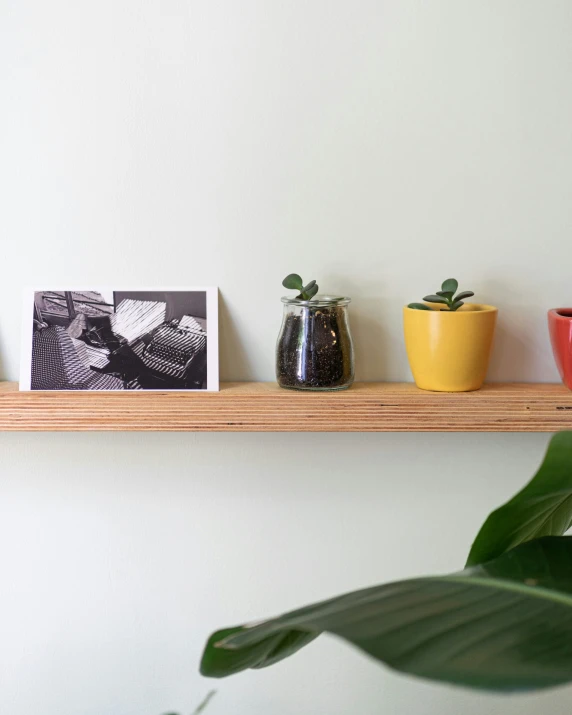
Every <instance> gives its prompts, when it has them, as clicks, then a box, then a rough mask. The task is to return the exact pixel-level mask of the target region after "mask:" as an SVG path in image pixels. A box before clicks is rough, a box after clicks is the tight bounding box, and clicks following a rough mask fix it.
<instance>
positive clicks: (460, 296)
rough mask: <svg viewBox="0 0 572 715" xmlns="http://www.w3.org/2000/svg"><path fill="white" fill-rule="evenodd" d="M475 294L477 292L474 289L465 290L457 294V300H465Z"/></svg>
mask: <svg viewBox="0 0 572 715" xmlns="http://www.w3.org/2000/svg"><path fill="white" fill-rule="evenodd" d="M474 295H475V294H474V293H473V291H472V290H464V291H463V292H462V293H459V294H458V295H456V296H455V301H458V300H465V298H472V297H473V296H474Z"/></svg>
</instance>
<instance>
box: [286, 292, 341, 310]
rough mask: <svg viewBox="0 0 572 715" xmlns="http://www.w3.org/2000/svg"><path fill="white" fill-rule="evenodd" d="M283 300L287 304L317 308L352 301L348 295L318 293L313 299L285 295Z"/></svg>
mask: <svg viewBox="0 0 572 715" xmlns="http://www.w3.org/2000/svg"><path fill="white" fill-rule="evenodd" d="M281 300H282V302H283V303H284V304H285V305H304V306H308V307H310V308H315V307H317V306H336V305H338V306H339V305H342V306H343V305H348V304H349V303H350V302H351V298H348V297H347V296H338V295H316V296H314V298H312V299H311V300H301V299H300V298H290V297H289V296H287V295H285V296H283V297H282V299H281Z"/></svg>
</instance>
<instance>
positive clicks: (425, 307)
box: [407, 303, 432, 310]
mask: <svg viewBox="0 0 572 715" xmlns="http://www.w3.org/2000/svg"><path fill="white" fill-rule="evenodd" d="M407 307H408V308H413V309H414V310H432V308H430V307H429V306H428V305H425V303H409V305H408V306H407Z"/></svg>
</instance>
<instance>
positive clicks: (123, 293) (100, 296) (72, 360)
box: [20, 288, 219, 390]
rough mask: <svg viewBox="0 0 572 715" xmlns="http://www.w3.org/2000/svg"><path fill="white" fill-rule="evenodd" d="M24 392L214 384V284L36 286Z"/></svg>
mask: <svg viewBox="0 0 572 715" xmlns="http://www.w3.org/2000/svg"><path fill="white" fill-rule="evenodd" d="M20 389H21V390H218V389H219V383H218V290H217V288H186V289H167V290H162V291H161V290H131V291H130V290H113V289H111V290H109V289H99V290H33V291H29V292H27V294H26V297H25V309H24V327H23V345H22V361H21V374H20Z"/></svg>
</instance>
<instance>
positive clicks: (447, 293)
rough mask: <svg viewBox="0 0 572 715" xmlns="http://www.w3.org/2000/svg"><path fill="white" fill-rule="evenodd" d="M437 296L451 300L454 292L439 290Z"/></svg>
mask: <svg viewBox="0 0 572 715" xmlns="http://www.w3.org/2000/svg"><path fill="white" fill-rule="evenodd" d="M435 295H440V296H442V297H443V298H449V299H451V298H452V297H453V291H450V290H438V291H437V293H436V294H435Z"/></svg>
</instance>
